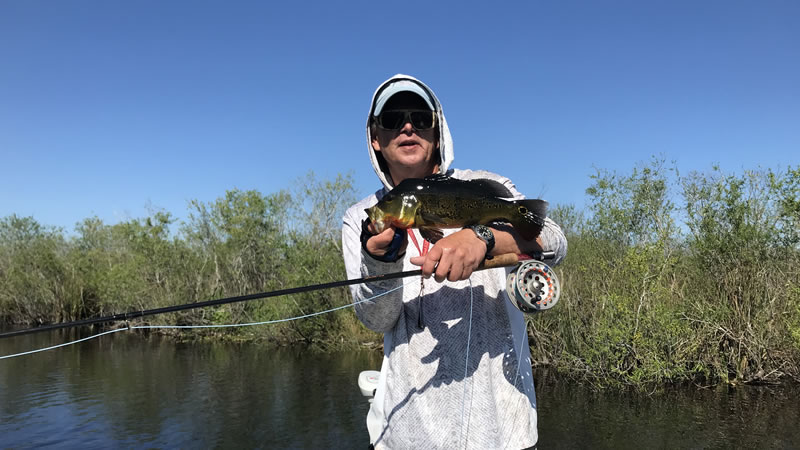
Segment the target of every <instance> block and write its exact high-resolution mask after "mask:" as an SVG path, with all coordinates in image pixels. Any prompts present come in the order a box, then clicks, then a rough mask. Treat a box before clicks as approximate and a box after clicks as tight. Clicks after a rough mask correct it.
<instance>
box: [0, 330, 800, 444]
mask: <svg viewBox="0 0 800 450" xmlns="http://www.w3.org/2000/svg"><path fill="white" fill-rule="evenodd" d="M77 337H79V336H74V335H73V336H69V335H66V334H65V333H63V332H62V333H58V332H54V333H50V334H42V335H31V336H19V337H16V338H11V339H4V340H0V355H5V354H10V353H15V352H18V351H25V350H30V349H34V348H40V347H45V346H48V345H53V344H57V343H61V342H64V341H66V340H68V339H70V338H77ZM379 364H380V354H378V353H377V352H346V353H335V354H309V353H306V352H302V351H297V350H294V351H291V350H280V351H276V350H273V349H268V348H265V347H263V346H259V345H254V344H242V345H236V344H220V343H202V344H181V343H176V342H174V341H172V340H169V339H161V338H158V337H155V336H151V337H144V336H143V335H142V334H133V333H127V332H123V333H118V334H114V335H111V336H104V337H102V338H99V339H97V340H92V341H88V342H84V343H81V344H78V345H75V346H71V347H66V348H62V349H57V350H53V351H48V352H44V353H39V354H36V355H30V356H25V357H20V358H15V359H10V360H0V447H2V448H7V447H11V448H31V447H42V446H54V447H70V448H75V447H81V448H86V449H91V448H108V447H111V446H124V447H169V448H176V447H179V448H207V447H237V448H239V447H243V448H252V447H261V448H331V447H335V448H365V446H366V443H367V433H366V428H365V423H364V420H365V415H366V411H367V403H366V401H365V400H364V399H363V397H361V395H360V393H359V391H358V388H357V386H356V384H355V383H356V377H357V376H358V373H359V372H360V371H361V370H364V369H370V368H377V367H378V365H379ZM535 375H536V380H537V401H538V405H539V418H540V421H539V434H540V445H539V448H540V449H545V450H547V449H559V448H670V449H671V448H800V427H799V426H798V424H800V408H798V407H797V398H798V395H800V389H798V387H797V386H783V387H757V388H755V387H740V388H736V389H729V388H723V389H696V388H675V389H672V390H668V391H667V392H664V393H661V394H657V395H652V396H647V395H640V394H633V393H621V392H617V391H602V392H594V391H592V390H590V389H588V388H586V387H585V386H581V385H577V384H575V383H572V382H568V381H565V380H563V379H562V378H559V377H558V376H555V375H553V374H552V373H547V372H542V371H539V372H538V373H536V374H535Z"/></svg>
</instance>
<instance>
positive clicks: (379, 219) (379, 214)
mask: <svg viewBox="0 0 800 450" xmlns="http://www.w3.org/2000/svg"><path fill="white" fill-rule="evenodd" d="M364 211H366V212H367V217H369V220H370V222H372V225H373V226H374V227H375V231H377V232H378V233H381V232H383V230H385V229H386V226H387V223H386V220H385V219H386V215H385V214H384V213H383V211H381V209H380V208H378V207H377V206H371V207H369V208H367V209H365V210H364Z"/></svg>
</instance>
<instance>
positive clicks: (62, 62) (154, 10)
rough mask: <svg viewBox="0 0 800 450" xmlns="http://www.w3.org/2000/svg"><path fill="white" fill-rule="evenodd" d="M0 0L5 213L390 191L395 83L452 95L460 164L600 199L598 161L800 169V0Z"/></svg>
mask: <svg viewBox="0 0 800 450" xmlns="http://www.w3.org/2000/svg"><path fill="white" fill-rule="evenodd" d="M379 3H382V2H368V1H363V2H347V3H344V2H342V4H336V3H335V2H319V3H314V2H300V1H298V2H266V1H264V2H233V1H230V2H222V1H218V2H208V1H177V0H176V1H167V2H164V1H129V2H122V1H100V0H74V1H58V2H57V1H44V0H3V1H2V2H0V217H5V216H8V215H10V214H17V215H22V216H31V215H32V216H33V217H34V218H36V219H37V220H38V221H39V222H41V223H43V224H46V225H54V226H60V227H64V228H65V229H66V230H72V229H73V227H74V224H75V223H76V222H78V221H81V220H82V219H84V218H87V217H91V216H97V217H99V218H101V219H102V220H104V221H106V222H107V223H116V222H118V221H120V220H126V219H130V218H138V217H144V216H146V215H147V205H151V206H152V207H155V208H161V209H165V210H167V211H170V212H171V213H173V214H174V215H175V216H177V217H178V218H183V217H185V216H186V214H187V212H188V208H187V203H188V201H189V200H192V199H197V200H201V201H213V200H214V199H216V198H217V197H220V196H222V195H224V193H225V191H226V190H228V189H232V188H239V189H257V190H259V191H261V192H263V193H270V192H275V191H277V190H279V189H282V188H287V187H289V186H290V185H291V184H292V182H293V181H294V180H296V179H298V178H299V177H302V176H303V175H305V174H306V173H307V172H308V171H309V170H314V171H315V172H316V173H317V175H319V176H322V177H333V176H335V175H336V174H337V173H348V172H349V173H352V174H353V175H354V177H355V180H356V188H357V189H358V192H359V196H363V195H366V194H368V193H370V192H372V191H373V190H374V189H376V188H377V187H378V181H377V178H376V177H375V175H374V173H373V171H372V168H371V166H370V164H369V160H368V158H367V149H366V141H365V135H364V123H365V119H366V114H367V110H368V108H369V101H370V98H371V95H372V92H373V91H374V89H375V88H376V87H377V85H378V84H379V83H381V82H382V81H383V80H385V79H386V78H388V77H389V76H391V75H393V74H395V73H406V74H410V75H414V76H416V77H418V78H420V79H421V80H423V81H424V82H426V83H427V84H428V85H429V86H431V87H432V88H433V89H434V91H435V92H436V93H437V95H438V96H439V98H440V100H441V101H442V103H443V105H444V110H445V114H446V115H447V117H448V121H449V123H450V126H451V130H452V133H453V137H454V143H455V146H454V148H455V155H456V159H455V164H454V167H459V168H472V169H478V168H483V169H487V170H491V171H494V172H498V173H501V174H503V175H506V176H508V177H509V178H511V179H512V180H514V182H515V183H516V184H517V187H518V188H519V189H520V190H521V191H522V192H523V193H525V194H527V195H528V196H540V197H543V198H546V199H548V200H550V201H551V203H562V204H566V203H573V204H575V205H577V206H578V207H583V206H584V205H585V194H584V191H585V189H586V187H588V186H589V184H590V179H589V176H590V175H591V174H593V173H594V168H595V167H598V168H605V169H609V170H618V171H623V172H626V171H629V170H631V168H632V167H633V166H634V165H635V164H636V163H637V162H640V161H646V160H648V159H650V156H651V155H658V156H660V157H663V158H665V159H666V160H668V161H672V160H674V161H675V162H676V164H677V166H678V168H679V169H680V170H681V171H682V172H683V173H686V172H688V171H691V170H708V169H709V168H710V167H711V165H712V164H719V165H721V166H722V168H723V169H725V170H729V171H740V170H742V169H743V168H744V169H751V168H757V167H759V166H760V167H765V168H785V167H787V166H789V165H792V166H794V165H797V164H798V163H800V156H799V155H800V151H799V150H800V81H798V80H800V27H798V26H797V23H798V22H800V2H796V1H762V2H754V1H670V2H656V1H651V2H648V1H603V2H599V1H594V2H589V1H585V2H575V1H550V2H542V1H530V2H519V3H509V2H502V1H499V2H494V3H488V2H450V3H447V2H390V3H389V2H384V3H382V4H383V5H384V6H375V5H377V4H379Z"/></svg>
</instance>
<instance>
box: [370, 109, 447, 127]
mask: <svg viewBox="0 0 800 450" xmlns="http://www.w3.org/2000/svg"><path fill="white" fill-rule="evenodd" d="M406 122H410V123H411V126H413V127H414V129H415V130H430V129H431V128H433V126H434V125H436V113H435V112H433V111H431V110H427V109H404V110H397V111H382V112H381V113H380V114H378V117H376V118H375V123H377V124H378V126H379V127H381V128H383V129H384V130H399V129H401V128H403V126H405V124H406Z"/></svg>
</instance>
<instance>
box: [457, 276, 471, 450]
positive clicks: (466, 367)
mask: <svg viewBox="0 0 800 450" xmlns="http://www.w3.org/2000/svg"><path fill="white" fill-rule="evenodd" d="M472 304H473V296H472V278H470V279H469V327H468V328H467V358H466V361H465V362H464V395H463V396H462V397H461V429H460V430H459V432H460V436H459V438H458V440H459V442H461V438H462V437H464V411H465V410H466V409H467V375H468V374H469V344H470V340H471V339H472ZM470 400H471V398H470ZM470 417H472V414H470ZM468 440H469V425H468V426H467V436H466V437H465V438H464V448H467V441H468Z"/></svg>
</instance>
